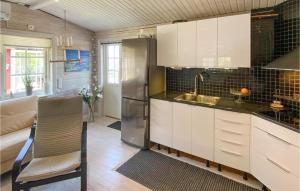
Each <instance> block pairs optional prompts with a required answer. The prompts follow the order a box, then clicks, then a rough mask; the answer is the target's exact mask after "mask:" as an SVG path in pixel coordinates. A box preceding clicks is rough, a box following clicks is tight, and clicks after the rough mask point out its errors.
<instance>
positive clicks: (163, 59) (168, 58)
mask: <svg viewBox="0 0 300 191" xmlns="http://www.w3.org/2000/svg"><path fill="white" fill-rule="evenodd" d="M177 41H178V30H177V24H170V25H161V26H157V65H158V66H165V67H173V66H177V65H178V63H177V61H178V60H177V53H178V50H177V47H178V46H177Z"/></svg>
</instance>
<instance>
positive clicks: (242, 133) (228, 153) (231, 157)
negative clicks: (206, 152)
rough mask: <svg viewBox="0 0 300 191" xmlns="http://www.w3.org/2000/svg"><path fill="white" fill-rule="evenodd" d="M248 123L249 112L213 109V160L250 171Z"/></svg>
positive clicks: (249, 121)
mask: <svg viewBox="0 0 300 191" xmlns="http://www.w3.org/2000/svg"><path fill="white" fill-rule="evenodd" d="M250 124H251V116H250V115H249V114H244V113H237V112H230V111H223V110H219V109H216V110H215V149H214V151H215V156H214V157H215V158H214V161H215V162H217V163H219V164H224V165H226V166H229V167H232V168H235V169H238V170H241V171H244V172H249V171H250V127H251V125H250Z"/></svg>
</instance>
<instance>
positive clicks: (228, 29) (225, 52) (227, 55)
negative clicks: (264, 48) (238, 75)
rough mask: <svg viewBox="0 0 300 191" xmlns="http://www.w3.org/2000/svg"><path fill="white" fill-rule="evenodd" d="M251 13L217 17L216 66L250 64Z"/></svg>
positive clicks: (242, 65) (231, 66) (243, 65)
mask: <svg viewBox="0 0 300 191" xmlns="http://www.w3.org/2000/svg"><path fill="white" fill-rule="evenodd" d="M250 50H251V15H250V14H241V15H233V16H226V17H219V18H218V67H221V68H237V67H246V68H250V66H251V62H250V61H251V58H250V57H251V52H250Z"/></svg>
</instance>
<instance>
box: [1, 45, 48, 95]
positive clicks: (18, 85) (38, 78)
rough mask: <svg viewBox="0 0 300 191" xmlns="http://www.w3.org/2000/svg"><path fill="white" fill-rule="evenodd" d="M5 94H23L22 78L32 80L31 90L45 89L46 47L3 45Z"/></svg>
mask: <svg viewBox="0 0 300 191" xmlns="http://www.w3.org/2000/svg"><path fill="white" fill-rule="evenodd" d="M4 49H5V75H4V76H5V79H4V81H5V84H4V87H5V94H6V96H10V95H13V96H15V95H18V94H24V93H25V91H26V89H25V85H24V82H23V81H24V78H25V77H26V76H28V77H29V78H30V79H31V80H32V86H33V92H35V93H43V92H44V91H45V74H46V67H45V66H46V64H45V63H46V49H45V48H29V47H26V48H24V47H5V48H4Z"/></svg>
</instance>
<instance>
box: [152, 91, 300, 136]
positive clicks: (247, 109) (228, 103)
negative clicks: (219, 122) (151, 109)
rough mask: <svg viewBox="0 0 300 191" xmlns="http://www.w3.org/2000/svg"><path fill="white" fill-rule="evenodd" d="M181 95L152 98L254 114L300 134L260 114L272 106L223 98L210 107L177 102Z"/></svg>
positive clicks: (154, 96)
mask: <svg viewBox="0 0 300 191" xmlns="http://www.w3.org/2000/svg"><path fill="white" fill-rule="evenodd" d="M181 94H183V93H182V92H162V93H159V94H156V95H153V96H151V98H153V99H159V100H165V101H170V102H178V103H184V104H189V105H198V106H202V107H208V108H214V109H221V110H227V111H233V112H239V113H248V114H254V115H255V116H258V117H260V118H263V119H265V120H268V121H270V122H274V123H276V124H279V125H281V126H283V127H286V128H288V129H290V130H293V131H295V132H298V133H300V129H299V128H295V127H294V126H292V125H290V124H288V123H284V122H281V121H278V120H276V119H273V118H272V117H268V116H265V115H262V114H261V113H260V112H263V111H268V110H270V106H269V105H268V104H261V103H253V102H244V103H241V104H240V103H236V102H234V100H233V99H229V98H221V99H220V101H219V102H218V103H217V104H216V105H208V104H202V103H195V102H187V101H180V100H175V97H177V96H179V95H181Z"/></svg>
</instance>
